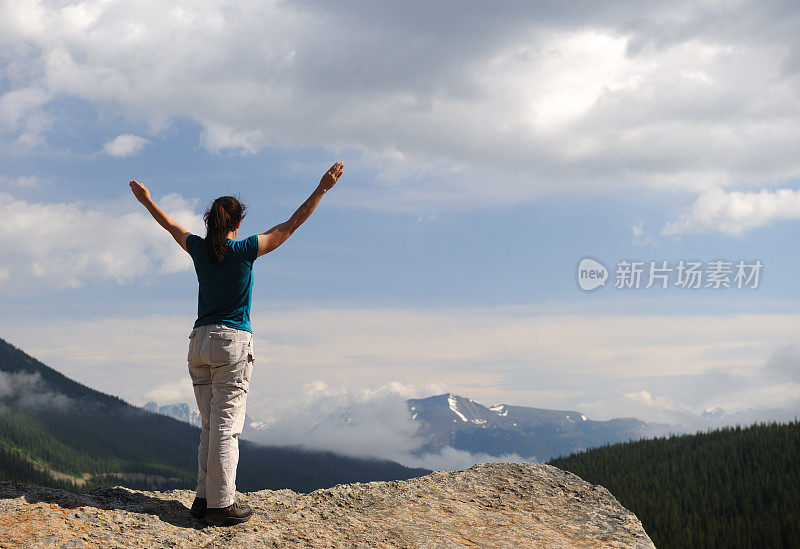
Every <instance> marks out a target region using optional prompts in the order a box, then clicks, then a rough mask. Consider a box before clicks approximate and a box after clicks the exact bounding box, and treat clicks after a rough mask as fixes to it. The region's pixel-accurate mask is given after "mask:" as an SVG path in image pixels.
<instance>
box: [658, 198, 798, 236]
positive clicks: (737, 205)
mask: <svg viewBox="0 0 800 549" xmlns="http://www.w3.org/2000/svg"><path fill="white" fill-rule="evenodd" d="M782 219H800V190H792V189H777V190H774V191H770V190H762V191H760V192H726V191H723V190H722V189H713V190H710V191H708V192H706V193H703V194H702V195H700V197H699V198H698V199H697V200H696V201H695V203H694V204H692V206H691V207H689V208H688V209H687V210H686V211H685V212H683V213H682V214H681V215H680V216H679V217H678V218H677V219H676V220H674V221H671V222H669V223H667V224H666V225H665V226H664V228H663V229H662V230H661V234H662V235H665V236H668V235H681V234H692V233H701V234H702V233H713V232H718V233H722V234H725V235H731V236H739V235H741V234H742V233H744V232H745V231H748V230H751V229H754V228H756V227H763V226H765V225H769V224H770V223H773V222H775V221H778V220H782Z"/></svg>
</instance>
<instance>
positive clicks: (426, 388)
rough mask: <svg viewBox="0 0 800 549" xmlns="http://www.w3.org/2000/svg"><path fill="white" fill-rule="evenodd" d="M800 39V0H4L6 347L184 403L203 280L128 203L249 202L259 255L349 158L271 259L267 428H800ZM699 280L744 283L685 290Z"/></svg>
mask: <svg viewBox="0 0 800 549" xmlns="http://www.w3.org/2000/svg"><path fill="white" fill-rule="evenodd" d="M798 28H800V8H798V7H797V5H796V3H795V2H791V1H786V2H765V1H753V2H746V1H742V2H670V3H663V2H641V1H635V2H633V1H631V2H624V1H620V2H602V3H601V2H572V3H564V2H559V3H555V2H553V3H538V2H537V3H533V2H503V3H494V4H492V5H491V6H490V5H488V4H486V3H485V2H425V3H409V2H379V3H375V2H337V3H336V5H335V7H334V5H333V4H331V3H329V2H312V1H307V2H292V3H285V2H264V1H259V2H250V1H237V2H202V3H197V2H168V3H167V2H157V1H148V0H143V1H139V2H105V1H103V2H100V1H97V2H47V3H45V2H35V1H11V2H1V3H0V249H2V251H3V253H2V257H0V300H1V301H0V302H2V309H3V314H2V316H0V337H3V338H5V339H7V340H9V341H10V342H11V343H13V344H15V345H17V346H18V347H21V348H22V349H24V350H26V351H28V352H29V353H31V354H33V355H34V356H36V357H37V358H39V359H41V360H43V361H44V362H45V363H47V364H49V365H51V366H53V367H55V368H56V369H58V370H60V371H62V372H63V373H65V374H66V375H68V376H70V377H72V378H75V379H77V380H79V381H81V382H82V383H85V384H87V385H89V386H91V387H94V388H96V389H99V390H102V391H105V392H109V393H112V394H115V395H119V396H121V397H123V398H125V399H126V400H128V401H129V402H132V403H135V404H143V403H144V402H146V401H148V400H157V401H158V402H159V403H169V402H182V401H187V402H191V401H192V392H191V386H190V384H189V381H188V374H187V372H186V366H185V354H186V347H187V344H188V339H187V336H188V333H189V331H190V329H191V325H192V323H193V321H194V315H195V313H196V292H197V287H196V279H195V276H194V272H193V270H192V266H191V261H190V260H189V258H188V255H186V254H185V253H184V252H183V251H182V250H181V249H180V248H178V246H176V245H175V244H174V242H173V241H172V240H171V239H170V237H169V235H168V234H167V233H166V232H165V231H163V230H162V229H160V227H158V226H157V225H156V224H155V223H154V222H153V221H152V220H151V219H150V218H149V217H148V216H147V214H146V212H145V211H144V209H143V208H141V206H140V205H139V204H138V203H136V202H135V200H134V199H133V197H132V196H131V194H130V191H129V188H128V186H127V182H128V180H129V179H132V178H135V179H137V180H139V181H141V182H143V183H144V184H145V185H148V186H149V188H150V189H151V192H152V194H153V196H154V198H155V199H156V200H157V201H158V202H159V203H160V204H161V205H162V206H163V207H164V209H165V210H167V211H168V213H169V214H171V215H172V216H174V217H175V218H176V219H177V220H178V221H180V222H181V223H183V224H185V225H186V226H188V227H189V228H190V229H191V230H192V231H193V232H196V233H198V234H200V235H203V232H204V231H203V226H202V213H203V211H204V208H205V207H206V206H207V205H208V204H209V203H210V201H211V200H213V199H214V198H215V197H217V196H220V195H223V194H238V195H240V196H241V197H242V199H243V200H244V202H245V203H246V204H247V205H248V207H249V210H248V212H249V213H248V215H247V218H246V220H245V222H244V223H243V226H242V231H241V235H242V236H246V235H248V234H254V233H256V232H262V231H264V230H266V229H268V228H269V227H272V226H273V225H275V224H276V223H279V222H281V221H284V220H285V219H286V218H288V217H289V216H290V215H291V213H292V212H293V211H294V209H295V208H296V207H297V206H298V205H299V204H300V203H301V202H302V201H303V200H304V199H305V198H306V197H307V196H308V194H309V193H310V192H311V191H312V190H313V189H314V187H315V185H316V184H317V182H318V181H319V177H320V176H321V174H322V173H323V172H324V171H325V170H326V169H327V168H328V167H329V166H330V165H331V164H333V162H334V161H336V160H341V161H342V162H344V166H345V169H344V175H343V177H342V179H341V180H340V181H339V183H337V185H336V187H335V188H334V189H333V191H331V192H330V193H328V194H327V195H326V197H325V198H324V200H323V202H322V203H321V204H320V206H319V207H318V209H317V211H316V212H315V213H314V214H313V216H312V217H311V218H310V219H309V221H308V222H307V223H306V225H304V226H303V227H302V228H301V229H300V230H299V231H298V232H297V233H295V235H294V236H293V237H292V238H291V239H290V240H289V241H288V242H287V243H286V244H284V246H283V247H281V248H280V249H279V250H277V251H275V252H273V253H271V254H269V255H266V256H263V257H261V258H259V259H258V261H257V262H256V267H255V270H256V275H255V276H256V282H255V290H254V301H253V328H254V334H255V347H256V354H257V359H256V360H257V362H256V369H255V371H254V374H253V380H252V391H251V395H250V397H249V402H248V409H249V411H250V412H251V413H252V414H253V415H254V416H258V417H261V418H262V419H271V420H277V419H278V418H280V417H281V414H285V413H287V410H297V409H298V408H299V407H305V408H304V409H316V407H318V405H319V399H320V398H326V399H328V400H326V402H335V403H336V405H337V406H338V405H340V404H342V403H351V402H354V401H370V399H373V398H376V397H375V395H384V396H385V395H386V394H387V393H388V394H390V395H394V396H395V397H396V398H398V399H399V398H408V397H423V396H430V395H433V394H437V393H442V392H454V393H457V394H460V395H463V396H466V397H470V398H473V399H474V400H476V401H478V402H480V403H482V404H485V405H492V404H497V403H508V404H518V405H529V406H537V407H548V408H560V409H571V410H573V409H579V410H581V411H583V412H585V413H586V414H587V415H588V416H589V417H592V418H596V419H603V418H607V417H613V416H631V415H635V416H637V417H640V418H642V419H646V420H655V421H667V422H678V421H682V420H683V419H684V418H685V417H687V416H695V415H697V414H700V413H702V411H703V410H705V409H706V408H713V407H721V408H723V409H725V410H726V411H729V412H735V411H737V410H743V409H747V408H759V409H784V410H790V411H791V410H795V411H796V410H800V377H799V376H800V373H798V368H799V365H800V348H799V347H798V346H797V345H798V342H797V341H798V340H797V334H798V328H800V299H798V291H797V287H798V283H797V273H798V270H800V261H798V254H797V249H796V244H795V243H796V240H797V234H798V230H800V223H799V222H798V219H800V179H799V178H798V176H800V155H798V154H797V142H798V135H800V34H798V33H797V29H798ZM585 257H590V258H593V259H594V260H597V261H599V262H600V263H601V264H602V265H603V266H604V267H605V268H606V269H607V270H608V273H607V274H608V279H607V281H606V284H605V286H601V287H599V288H597V289H595V290H593V291H591V292H584V291H583V290H581V288H580V287H579V285H578V279H577V266H578V263H579V262H580V261H581V259H583V258H585ZM651 261H654V262H656V264H655V265H656V266H658V267H664V265H663V262H664V261H666V262H667V265H666V267H667V268H668V269H672V271H664V272H666V273H668V277H669V279H668V280H666V282H667V285H668V286H669V288H667V289H664V288H662V287H661V280H660V279H655V283H654V284H653V285H652V287H651V288H649V289H647V288H645V286H647V285H648V282H649V279H648V276H649V268H651V265H650V262H651ZM681 261H683V262H684V263H688V262H696V263H700V264H701V266H700V270H701V271H702V272H703V276H704V277H708V276H710V270H711V269H712V267H711V264H712V263H713V262H715V261H722V262H723V263H731V264H732V266H731V268H732V272H731V273H730V276H728V279H729V280H730V282H731V286H732V287H731V288H725V287H724V285H723V287H720V288H716V289H715V288H714V287H713V285H712V286H711V287H706V281H707V280H711V279H708V278H703V280H702V284H701V285H700V287H699V288H685V287H681V286H680V285H676V284H675V283H676V282H678V278H677V277H678V276H679V273H678V265H679V263H680V262H681ZM740 261H742V262H743V265H744V266H745V267H748V266H752V265H755V264H756V262H760V264H761V265H762V266H763V267H762V268H761V270H760V271H759V273H758V274H759V278H758V280H757V281H756V280H755V279H752V278H751V279H750V280H749V283H748V284H744V286H743V287H742V288H737V287H736V284H735V283H734V282H735V281H734V275H735V274H736V264H737V263H738V262H740ZM623 262H629V263H635V262H641V263H642V268H643V269H644V272H643V274H642V280H641V285H640V287H639V288H636V287H635V286H634V287H624V288H616V287H615V285H616V282H617V277H618V273H619V272H620V264H621V263H623ZM627 282H631V281H630V280H628V281H627ZM756 283H757V284H756ZM756 285H757V287H754V286H756ZM384 396H382V397H381V398H382V399H383V398H384ZM331 399H333V400H331ZM767 415H769V414H767Z"/></svg>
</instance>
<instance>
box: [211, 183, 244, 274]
mask: <svg viewBox="0 0 800 549" xmlns="http://www.w3.org/2000/svg"><path fill="white" fill-rule="evenodd" d="M244 211H245V205H244V204H242V203H241V202H239V201H238V200H237V199H236V198H235V197H233V196H220V197H219V198H217V199H216V200H215V201H214V202H213V203H212V204H211V206H210V207H209V208H208V210H206V213H205V215H203V221H205V222H206V239H205V244H206V251H207V252H208V257H210V258H211V262H212V263H222V262H223V261H225V254H226V252H227V251H228V233H230V232H232V231H235V230H236V227H238V226H239V222H240V221H241V220H242V219H244Z"/></svg>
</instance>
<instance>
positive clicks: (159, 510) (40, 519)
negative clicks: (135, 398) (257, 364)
mask: <svg viewBox="0 0 800 549" xmlns="http://www.w3.org/2000/svg"><path fill="white" fill-rule="evenodd" d="M238 497H239V498H240V499H241V500H243V501H246V502H247V503H249V504H250V505H251V506H252V507H253V509H254V511H255V512H254V514H253V517H252V519H251V520H250V521H249V522H247V523H244V524H240V525H237V526H233V527H211V526H206V525H205V524H203V523H202V522H198V521H196V520H194V519H192V518H191V517H190V516H189V509H188V508H189V507H190V506H191V504H192V500H193V499H194V492H192V491H189V490H170V491H165V492H145V491H138V490H130V489H128V488H123V487H114V488H98V489H95V490H93V491H91V492H88V493H85V494H75V493H72V492H67V491H63V490H56V489H52V488H43V487H41V486H32V485H26V484H19V483H12V482H2V481H0V547H3V548H5V547H60V548H65V549H67V548H78V547H248V548H250V547H337V548H338V547H364V548H372V547H436V548H445V547H508V548H514V549H517V548H525V547H542V548H550V547H552V548H556V547H558V548H562V547H604V548H605V547H620V548H622V547H624V548H626V549H629V548H638V547H654V546H653V543H652V541H650V538H649V537H648V536H647V534H646V533H645V531H644V529H643V528H642V525H641V523H640V522H639V520H638V519H637V518H636V516H635V515H634V514H633V513H631V512H630V511H628V510H627V509H625V508H624V507H622V505H620V504H619V502H618V501H617V500H616V499H615V498H614V496H612V495H611V493H610V492H609V491H608V490H606V489H605V488H603V487H602V486H598V485H592V484H590V483H588V482H585V481H583V480H581V479H580V478H579V477H577V476H575V475H573V474H572V473H568V472H566V471H562V470H560V469H557V468H556V467H552V466H550V465H542V464H532V463H513V462H495V463H484V464H478V465H474V466H472V467H470V468H469V469H464V470H461V471H435V472H433V473H431V474H429V475H425V476H423V477H418V478H413V479H410V480H401V481H388V482H377V481H376V482H366V483H361V482H359V483H354V484H339V485H337V486H334V487H332V488H325V489H320V490H315V491H314V492H311V493H308V494H299V493H296V492H293V491H291V490H261V491H259V492H249V493H242V494H239V496H238Z"/></svg>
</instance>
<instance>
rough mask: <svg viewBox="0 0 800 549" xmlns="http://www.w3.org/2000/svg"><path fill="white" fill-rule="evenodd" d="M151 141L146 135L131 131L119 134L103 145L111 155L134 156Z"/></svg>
mask: <svg viewBox="0 0 800 549" xmlns="http://www.w3.org/2000/svg"><path fill="white" fill-rule="evenodd" d="M149 144H150V141H148V140H147V139H145V138H144V137H139V136H138V135H131V134H129V133H126V134H122V135H118V136H117V137H115V138H114V139H112V140H111V141H109V142H108V143H106V144H105V145H103V150H104V151H105V152H106V153H107V154H110V155H111V156H115V157H118V158H119V157H126V156H133V155H135V154H136V153H138V152H139V151H141V150H142V148H143V147H144V146H145V145H149Z"/></svg>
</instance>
